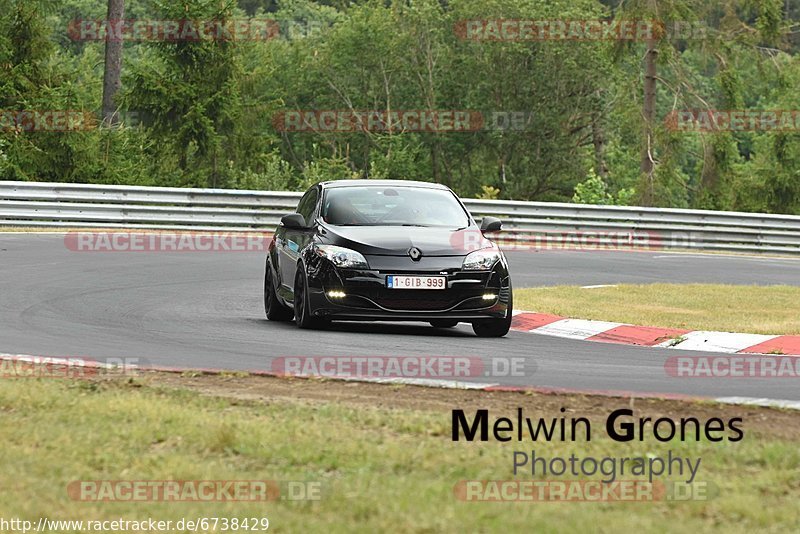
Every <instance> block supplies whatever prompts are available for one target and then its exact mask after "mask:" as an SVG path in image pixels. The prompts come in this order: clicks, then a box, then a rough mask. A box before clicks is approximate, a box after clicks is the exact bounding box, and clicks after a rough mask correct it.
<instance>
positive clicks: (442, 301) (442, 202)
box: [264, 180, 512, 337]
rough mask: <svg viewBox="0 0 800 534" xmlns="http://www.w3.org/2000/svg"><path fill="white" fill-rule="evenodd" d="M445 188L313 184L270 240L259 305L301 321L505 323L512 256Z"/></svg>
mask: <svg viewBox="0 0 800 534" xmlns="http://www.w3.org/2000/svg"><path fill="white" fill-rule="evenodd" d="M500 226H501V222H500V220H498V219H495V218H494V217H485V218H484V219H483V220H482V221H481V223H480V225H478V224H477V223H476V222H475V220H474V219H473V218H472V216H471V215H470V213H469V212H468V211H467V209H466V208H465V207H464V204H463V203H462V202H461V200H460V199H459V198H458V197H457V196H456V194H455V193H453V191H451V190H450V189H449V188H447V187H445V186H443V185H440V184H435V183H426V182H411V181H403V180H341V181H332V182H322V183H319V184H317V185H315V186H313V187H311V188H310V189H309V190H308V191H306V193H305V194H304V195H303V197H302V198H301V200H300V203H299V204H298V206H297V211H296V213H291V214H288V215H284V216H283V217H282V219H281V224H280V226H279V227H278V229H277V230H276V231H275V234H274V237H273V239H272V241H271V243H270V246H269V254H268V256H267V262H266V263H267V264H266V274H265V280H264V307H265V310H266V313H267V317H268V318H269V319H270V320H273V321H289V320H291V319H292V318H293V317H294V320H295V322H296V323H297V325H298V326H299V327H300V328H316V327H320V326H323V325H326V324H328V323H329V322H330V321H334V320H347V321H376V320H377V321H425V322H429V323H430V324H431V325H433V326H434V327H438V328H449V327H453V326H455V325H456V324H458V323H459V322H468V323H471V324H472V328H473V330H474V332H475V333H476V334H477V335H478V336H481V337H500V336H504V335H505V334H506V333H507V332H508V330H509V327H510V326H511V312H512V290H511V277H510V275H509V271H508V263H507V261H506V258H505V256H504V255H503V253H502V252H501V251H500V249H499V248H498V247H497V245H496V244H495V243H494V242H492V241H491V240H489V239H487V238H486V237H485V236H484V233H487V232H497V231H499V230H500Z"/></svg>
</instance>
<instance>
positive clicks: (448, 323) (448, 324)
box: [431, 319, 458, 328]
mask: <svg viewBox="0 0 800 534" xmlns="http://www.w3.org/2000/svg"><path fill="white" fill-rule="evenodd" d="M457 324H458V321H453V320H452V319H434V320H433V321H431V326H432V327H434V328H453V327H454V326H455V325H457Z"/></svg>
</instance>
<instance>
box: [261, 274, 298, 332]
mask: <svg viewBox="0 0 800 534" xmlns="http://www.w3.org/2000/svg"><path fill="white" fill-rule="evenodd" d="M264 312H265V313H266V314H267V319H269V320H270V321H291V320H292V317H294V312H293V311H292V310H291V309H290V308H289V307H287V306H284V305H283V303H281V301H280V299H278V294H277V293H276V292H275V284H273V283H272V268H271V267H270V266H269V262H268V263H267V272H266V274H265V275H264Z"/></svg>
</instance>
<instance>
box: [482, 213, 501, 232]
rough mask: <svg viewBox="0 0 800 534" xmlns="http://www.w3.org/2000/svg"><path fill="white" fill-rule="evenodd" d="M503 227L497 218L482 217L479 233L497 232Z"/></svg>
mask: <svg viewBox="0 0 800 534" xmlns="http://www.w3.org/2000/svg"><path fill="white" fill-rule="evenodd" d="M502 227H503V221H501V220H500V219H498V218H497V217H484V218H483V220H482V221H481V232H499V231H500V229H501V228H502Z"/></svg>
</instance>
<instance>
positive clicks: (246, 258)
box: [0, 233, 800, 400]
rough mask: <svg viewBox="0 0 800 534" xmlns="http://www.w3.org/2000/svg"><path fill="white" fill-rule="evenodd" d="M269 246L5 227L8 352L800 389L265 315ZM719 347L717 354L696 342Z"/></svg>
mask: <svg viewBox="0 0 800 534" xmlns="http://www.w3.org/2000/svg"><path fill="white" fill-rule="evenodd" d="M508 256H509V259H510V261H511V266H512V275H513V280H514V285H515V287H526V286H542V285H554V284H578V285H596V284H613V283H619V282H642V283H650V282H715V283H732V284H792V285H800V261H797V260H792V259H776V258H754V257H740V256H722V255H702V254H674V253H666V252H594V251H592V252H589V251H587V252H567V251H548V252H526V251H519V252H511V253H509V254H508ZM263 269H264V256H263V254H262V253H249V252H247V253H244V252H225V253H222V252H216V253H198V252H183V253H152V252H151V253H136V252H132V253H131V252H129V253H125V252H114V253H107V252H71V251H69V250H68V249H67V248H66V247H65V245H64V239H63V236H60V235H52V234H5V233H0V352H5V353H15V354H32V355H46V356H62V357H84V358H94V359H104V358H140V359H141V360H142V361H143V362H146V363H150V364H153V365H166V366H191V367H211V368H229V369H232V370H270V368H271V361H272V358H274V357H279V356H335V355H348V356H375V355H380V356H394V355H396V356H401V355H402V356H411V355H458V356H477V357H481V358H488V357H491V356H505V357H519V358H524V359H525V362H526V369H525V375H524V376H518V377H513V378H507V379H498V378H496V377H492V378H483V377H478V378H475V380H476V381H481V380H486V381H488V382H492V383H496V382H503V383H504V384H506V385H534V386H543V387H559V388H570V389H587V390H620V391H631V392H640V393H664V394H668V393H669V394H672V393H675V394H689V395H698V396H713V397H728V396H743V397H756V398H771V399H786V400H800V388H798V387H797V382H796V380H797V379H796V378H795V379H791V378H787V379H735V380H730V379H727V380H726V379H698V378H693V379H678V378H671V377H669V376H668V375H667V373H665V371H664V362H665V361H666V360H667V358H669V357H670V356H675V355H693V353H691V352H688V351H677V350H665V349H649V348H640V347H630V346H622V345H610V344H603V343H593V342H585V341H573V340H568V339H561V338H554V337H547V336H540V335H533V334H526V333H521V332H511V333H509V335H508V336H506V337H505V338H502V339H479V338H477V337H475V336H474V335H473V334H472V330H471V328H470V327H469V325H459V327H457V328H455V329H452V330H444V331H442V330H436V329H433V328H431V327H430V326H428V325H422V324H417V323H408V324H402V323H396V324H390V323H364V324H353V323H339V324H337V325H335V326H334V330H329V331H301V330H298V329H297V328H295V327H294V325H293V324H279V323H272V322H269V321H267V320H266V318H265V317H264V312H263V305H262V283H263ZM694 355H709V353H694Z"/></svg>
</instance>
